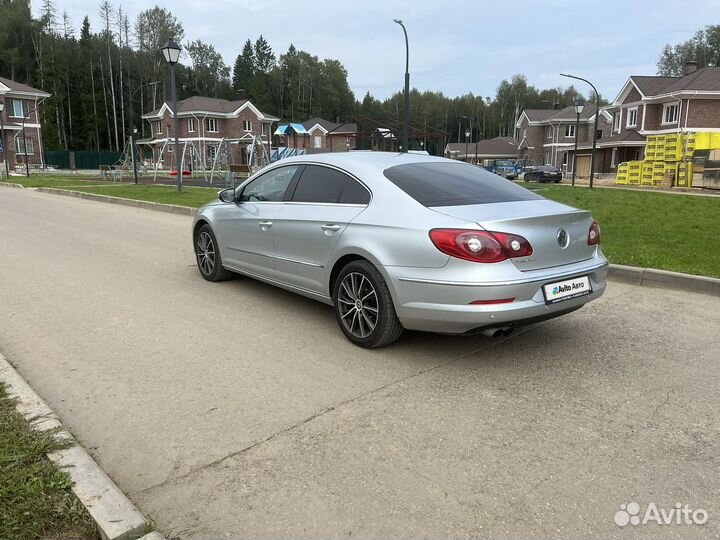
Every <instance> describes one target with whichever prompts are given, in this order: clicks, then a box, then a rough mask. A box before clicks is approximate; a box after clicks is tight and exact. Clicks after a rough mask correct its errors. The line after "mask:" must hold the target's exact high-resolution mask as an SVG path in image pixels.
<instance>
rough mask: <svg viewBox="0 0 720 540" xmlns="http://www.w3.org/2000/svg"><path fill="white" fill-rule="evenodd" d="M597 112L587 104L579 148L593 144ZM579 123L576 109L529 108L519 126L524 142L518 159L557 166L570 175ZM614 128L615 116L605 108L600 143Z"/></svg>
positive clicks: (600, 129)
mask: <svg viewBox="0 0 720 540" xmlns="http://www.w3.org/2000/svg"><path fill="white" fill-rule="evenodd" d="M595 110H596V107H595V105H594V104H586V105H585V106H584V107H583V110H582V113H580V124H579V130H578V148H581V147H582V146H583V145H585V144H588V143H589V144H592V134H593V130H594V129H595ZM576 123H577V113H576V112H575V107H574V106H571V107H565V108H564V109H525V110H524V111H523V112H522V114H521V115H520V117H519V118H518V121H517V123H516V124H515V134H516V138H517V140H518V141H520V142H519V143H518V157H519V158H521V159H524V160H527V161H529V162H534V163H536V164H544V165H553V166H555V167H557V168H558V169H561V170H564V171H566V172H572V151H573V150H574V148H575V128H576ZM611 128H612V115H610V113H608V112H607V111H605V110H603V109H602V108H601V109H600V118H599V120H598V134H597V138H598V141H601V140H603V138H605V137H609V136H610V130H611ZM578 155H580V152H578ZM580 165H581V164H580V162H579V163H578V171H580V170H581V169H580ZM588 167H589V165H588ZM588 170H589V169H588Z"/></svg>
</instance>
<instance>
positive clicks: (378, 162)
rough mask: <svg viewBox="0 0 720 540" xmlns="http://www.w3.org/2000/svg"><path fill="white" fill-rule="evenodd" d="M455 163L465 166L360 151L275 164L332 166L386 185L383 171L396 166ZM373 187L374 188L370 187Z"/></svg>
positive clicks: (421, 157) (439, 159) (418, 156)
mask: <svg viewBox="0 0 720 540" xmlns="http://www.w3.org/2000/svg"><path fill="white" fill-rule="evenodd" d="M438 162H440V163H443V162H446V163H455V164H461V165H462V164H464V162H462V161H457V160H454V159H447V158H442V157H437V156H428V155H423V154H405V153H398V152H375V151H371V150H359V151H351V152H328V153H322V154H305V155H302V156H295V157H291V158H285V159H282V160H280V161H277V162H275V163H273V167H275V166H278V167H279V166H283V165H292V164H293V163H298V164H300V163H302V164H308V165H309V164H319V165H330V166H334V167H338V168H340V169H343V170H344V171H347V172H349V173H350V174H352V175H354V176H356V177H358V178H360V179H361V180H363V181H364V182H368V183H369V184H373V183H375V182H377V181H380V180H381V181H382V182H383V183H384V181H385V177H384V176H383V174H382V173H383V171H384V170H385V169H388V168H390V167H394V166H395V165H405V164H410V163H438ZM370 187H372V186H370Z"/></svg>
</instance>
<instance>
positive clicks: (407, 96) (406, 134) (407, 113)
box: [393, 19, 410, 152]
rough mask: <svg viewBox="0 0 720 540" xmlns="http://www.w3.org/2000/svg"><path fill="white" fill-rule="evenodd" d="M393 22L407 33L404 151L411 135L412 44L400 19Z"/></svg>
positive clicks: (406, 149)
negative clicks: (409, 42)
mask: <svg viewBox="0 0 720 540" xmlns="http://www.w3.org/2000/svg"><path fill="white" fill-rule="evenodd" d="M393 22H395V23H397V24H399V25H400V26H402V29H403V34H405V120H404V122H403V142H402V151H403V152H407V151H408V148H409V147H408V137H409V136H410V45H409V44H408V36H407V30H406V29H405V25H404V24H403V22H402V21H401V20H400V19H393Z"/></svg>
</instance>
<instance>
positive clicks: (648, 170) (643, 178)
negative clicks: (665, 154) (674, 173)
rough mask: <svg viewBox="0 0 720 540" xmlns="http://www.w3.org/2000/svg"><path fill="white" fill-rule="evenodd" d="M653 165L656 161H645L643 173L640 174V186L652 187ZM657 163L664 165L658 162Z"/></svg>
mask: <svg viewBox="0 0 720 540" xmlns="http://www.w3.org/2000/svg"><path fill="white" fill-rule="evenodd" d="M653 163H656V162H654V161H644V162H643V167H642V173H641V174H640V185H641V186H652V185H653ZM657 163H663V162H662V161H658V162H657Z"/></svg>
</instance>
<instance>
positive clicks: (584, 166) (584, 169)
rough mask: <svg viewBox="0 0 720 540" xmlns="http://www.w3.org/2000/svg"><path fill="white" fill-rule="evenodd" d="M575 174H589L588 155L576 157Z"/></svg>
mask: <svg viewBox="0 0 720 540" xmlns="http://www.w3.org/2000/svg"><path fill="white" fill-rule="evenodd" d="M577 176H590V156H578V157H577Z"/></svg>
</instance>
